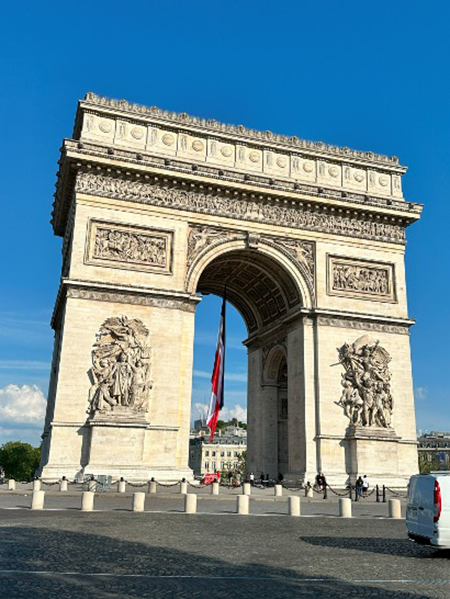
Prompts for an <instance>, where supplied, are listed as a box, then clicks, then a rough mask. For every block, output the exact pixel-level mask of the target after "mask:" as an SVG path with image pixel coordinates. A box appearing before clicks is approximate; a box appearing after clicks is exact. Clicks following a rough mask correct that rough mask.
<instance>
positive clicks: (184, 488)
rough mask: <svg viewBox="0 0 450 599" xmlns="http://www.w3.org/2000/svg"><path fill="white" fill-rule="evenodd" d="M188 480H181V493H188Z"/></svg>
mask: <svg viewBox="0 0 450 599" xmlns="http://www.w3.org/2000/svg"><path fill="white" fill-rule="evenodd" d="M187 492H188V491H187V482H186V481H181V483H180V494H181V495H186V494H187Z"/></svg>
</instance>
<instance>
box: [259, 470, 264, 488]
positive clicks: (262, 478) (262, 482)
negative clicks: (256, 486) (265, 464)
mask: <svg viewBox="0 0 450 599" xmlns="http://www.w3.org/2000/svg"><path fill="white" fill-rule="evenodd" d="M259 480H260V481H261V486H263V485H264V472H261V474H260V475H259Z"/></svg>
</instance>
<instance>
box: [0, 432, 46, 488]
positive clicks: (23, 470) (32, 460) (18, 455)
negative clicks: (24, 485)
mask: <svg viewBox="0 0 450 599" xmlns="http://www.w3.org/2000/svg"><path fill="white" fill-rule="evenodd" d="M40 459H41V448H40V447H32V446H31V445H30V444H29V443H22V442H21V441H9V443H5V444H4V445H2V446H1V447H0V470H2V471H3V474H4V476H5V477H6V478H13V479H14V480H19V481H27V480H30V479H31V478H33V476H34V473H35V472H36V470H37V468H38V466H39V461H40Z"/></svg>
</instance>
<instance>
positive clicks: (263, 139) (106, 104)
mask: <svg viewBox="0 0 450 599" xmlns="http://www.w3.org/2000/svg"><path fill="white" fill-rule="evenodd" d="M83 103H84V104H86V105H91V106H92V107H102V108H107V109H112V110H114V111H118V112H121V113H129V114H134V115H138V116H139V117H151V118H152V119H157V120H159V121H163V122H166V123H175V124H177V125H179V126H183V125H184V126H186V125H188V126H190V127H195V128H199V129H203V130H207V131H210V132H215V133H218V134H224V133H225V134H227V135H233V136H239V137H240V138H247V139H248V140H252V141H257V142H260V143H269V144H277V145H283V146H285V148H286V150H289V149H291V150H292V149H294V148H295V149H302V150H313V151H314V152H317V153H320V154H324V155H333V156H339V157H343V158H346V159H352V158H353V159H355V158H356V159H359V160H364V161H367V162H371V163H379V164H380V165H382V164H383V165H389V166H395V167H397V168H399V169H401V170H402V171H405V170H406V169H405V168H404V167H400V166H399V162H398V158H397V157H396V156H392V157H389V156H385V155H382V154H375V153H374V152H364V151H360V150H351V149H350V148H347V147H345V146H344V147H338V146H334V145H331V144H326V143H324V142H322V141H308V140H304V139H299V138H298V137H296V136H288V135H279V134H276V133H272V131H258V130H255V129H250V128H248V127H245V126H244V125H230V124H225V123H220V122H219V121H216V120H215V119H205V118H200V117H195V116H190V115H188V114H186V113H185V112H182V113H177V112H172V111H168V110H162V109H161V108H158V107H157V106H143V105H141V104H136V103H132V102H128V101H127V100H114V99H112V98H106V97H103V96H99V95H97V94H95V93H93V92H88V93H87V94H86V96H85V99H84V102H83ZM79 127H80V123H76V125H75V131H74V136H75V135H76V134H77V133H78V131H79Z"/></svg>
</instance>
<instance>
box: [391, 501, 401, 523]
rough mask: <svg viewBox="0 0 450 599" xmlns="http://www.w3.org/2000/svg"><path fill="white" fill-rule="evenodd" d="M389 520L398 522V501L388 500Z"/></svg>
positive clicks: (399, 506) (399, 516)
mask: <svg viewBox="0 0 450 599" xmlns="http://www.w3.org/2000/svg"><path fill="white" fill-rule="evenodd" d="M388 505H389V518H394V519H396V520H398V519H399V518H401V517H402V504H401V501H400V499H389V504H388Z"/></svg>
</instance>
